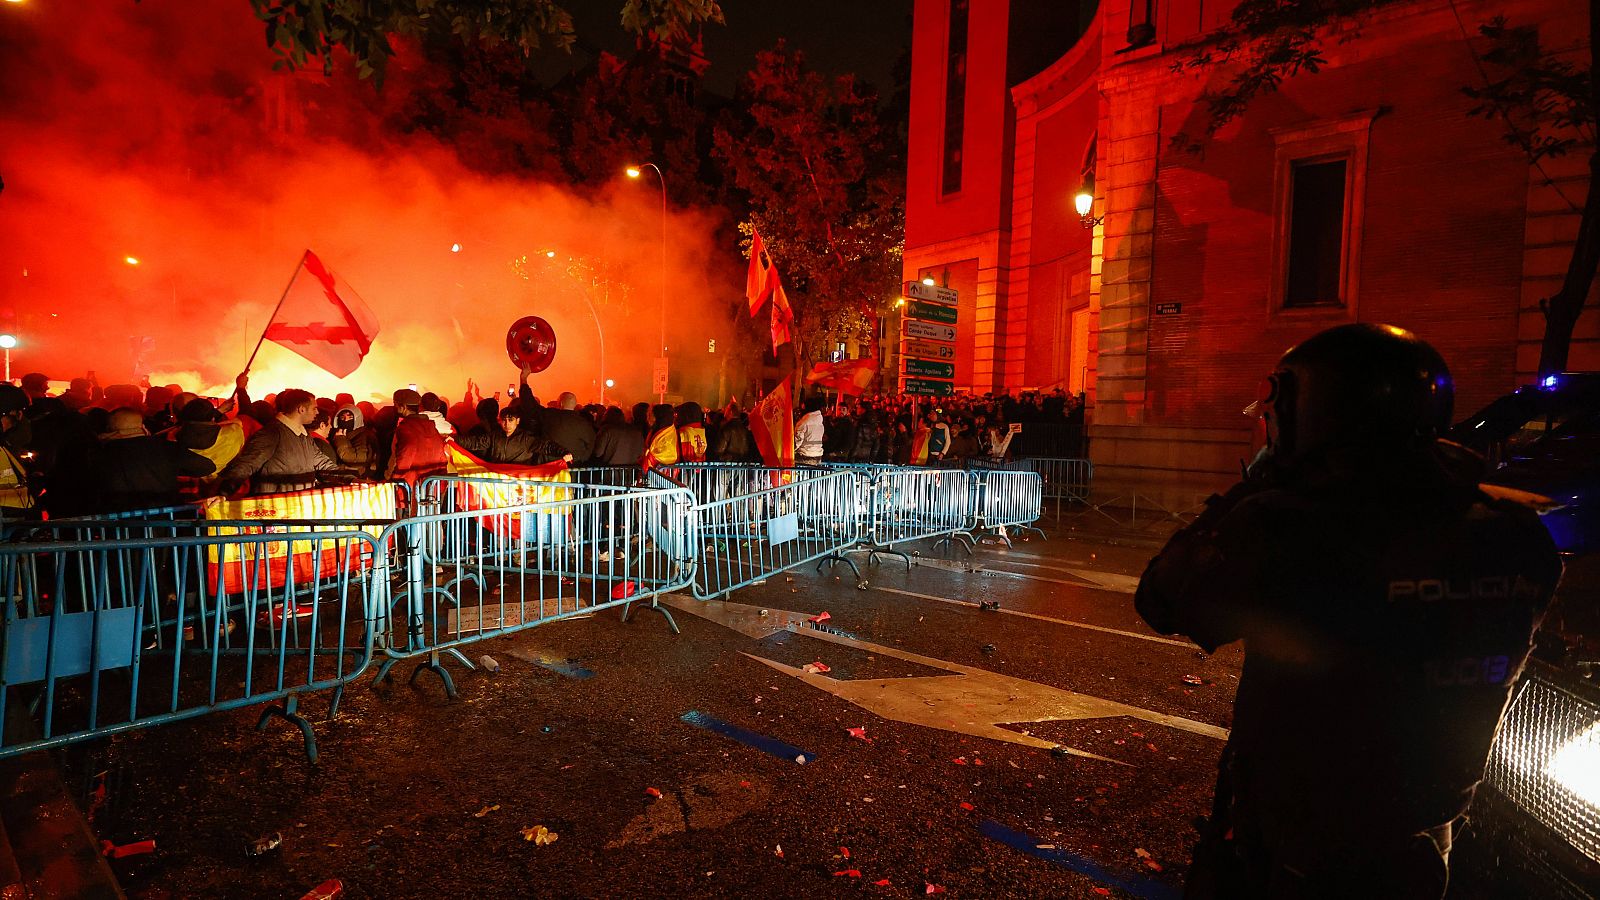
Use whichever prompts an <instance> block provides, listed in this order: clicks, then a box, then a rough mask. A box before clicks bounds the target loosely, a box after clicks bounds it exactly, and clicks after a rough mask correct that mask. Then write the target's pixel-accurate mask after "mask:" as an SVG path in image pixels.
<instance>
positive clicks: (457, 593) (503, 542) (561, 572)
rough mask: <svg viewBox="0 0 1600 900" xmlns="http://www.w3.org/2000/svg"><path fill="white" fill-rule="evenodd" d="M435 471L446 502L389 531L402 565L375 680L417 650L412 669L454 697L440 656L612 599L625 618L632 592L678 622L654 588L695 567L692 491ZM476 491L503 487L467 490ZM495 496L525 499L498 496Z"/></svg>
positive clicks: (381, 635) (381, 624) (670, 584)
mask: <svg viewBox="0 0 1600 900" xmlns="http://www.w3.org/2000/svg"><path fill="white" fill-rule="evenodd" d="M430 481H432V482H433V485H432V487H433V488H434V492H433V496H434V497H436V498H437V499H438V501H439V502H440V503H441V504H442V505H443V506H445V507H446V509H445V511H443V512H438V513H432V514H429V515H423V516H416V517H413V518H410V519H406V520H403V521H400V522H396V523H395V524H394V525H392V526H391V527H390V528H389V529H387V530H386V531H385V533H384V535H383V545H384V547H385V548H386V550H388V551H389V553H388V554H386V555H388V556H391V557H392V558H395V559H398V560H399V561H400V567H401V568H400V571H398V572H396V573H395V578H396V579H397V580H398V586H397V587H396V588H395V591H394V595H393V596H394V605H393V611H392V612H390V613H388V614H386V615H383V616H381V617H380V620H379V621H378V622H377V623H376V624H375V630H376V631H377V632H378V646H379V647H380V648H381V650H382V652H383V653H384V654H385V656H386V657H387V658H386V659H385V660H384V662H383V664H382V665H381V667H380V668H379V671H378V680H379V681H383V680H385V679H386V678H387V677H388V675H389V672H390V670H391V669H392V668H393V667H394V666H395V665H396V664H398V663H400V662H401V661H404V660H411V659H420V660H421V664H420V665H419V666H418V667H417V668H416V669H415V670H414V671H413V672H412V675H411V679H412V680H413V681H415V680H416V678H417V676H418V675H419V674H420V673H422V672H423V671H431V672H433V673H435V674H437V675H438V676H439V678H440V680H441V681H443V683H444V688H445V692H446V693H447V694H448V695H449V696H451V697H452V698H453V697H455V696H456V689H455V682H454V680H453V679H452V678H451V676H450V673H449V671H448V670H447V669H445V667H444V665H443V660H444V658H446V657H449V658H453V659H455V660H456V661H458V662H460V663H461V664H462V665H464V666H466V667H467V668H468V669H472V668H474V666H473V664H472V662H471V661H470V660H468V659H467V657H466V655H465V654H464V653H463V652H462V650H461V648H462V647H464V646H465V645H467V644H471V643H474V642H476V641H481V640H484V639H487V638H493V637H500V636H504V635H507V634H512V633H514V632H518V631H524V630H526V629H529V628H533V627H536V626H538V625H542V624H545V623H547V622H553V621H557V620H560V619H566V618H572V617H574V616H580V615H588V614H591V613H594V612H596V611H598V610H602V609H606V608H609V607H613V606H622V607H624V608H625V609H624V614H623V618H624V620H626V619H627V613H628V612H629V611H631V607H632V604H634V603H639V602H646V603H648V604H649V607H650V608H651V609H654V610H656V611H658V612H660V613H661V614H662V615H663V616H665V617H666V619H667V623H668V625H669V626H671V628H672V630H673V632H674V633H676V632H677V630H678V626H677V623H676V622H675V621H673V619H672V615H671V613H670V612H669V611H668V610H667V609H666V608H665V607H662V606H660V605H659V602H658V599H659V597H660V595H661V594H663V593H666V592H669V591H674V590H678V589H681V588H683V587H686V586H688V585H689V584H690V583H691V581H692V579H693V576H694V565H693V557H692V555H691V553H690V549H689V548H690V547H692V546H693V544H692V543H691V542H692V541H693V523H694V518H693V516H692V515H691V510H692V508H693V505H694V501H693V497H692V496H691V495H690V494H689V493H688V492H687V491H685V490H682V489H676V488H673V489H666V490H645V489H638V490H632V489H627V490H624V489H620V488H616V487H611V486H606V485H584V484H572V483H560V482H526V483H522V484H520V485H512V486H508V485H507V483H506V482H505V481H504V480H498V479H485V478H472V477H467V478H456V477H452V478H441V479H436V480H435V479H430ZM474 491H493V492H497V493H493V494H480V495H478V497H477V499H476V500H468V498H467V496H466V495H467V494H469V493H470V492H474ZM519 492H520V493H519ZM424 493H427V491H426V490H425V491H424ZM497 496H498V497H502V498H505V497H519V496H520V497H521V498H522V499H524V500H525V501H527V502H522V503H517V504H512V505H499V504H496V503H494V502H493V500H494V498H495V497H497ZM463 500H466V501H467V502H463ZM452 507H454V508H452ZM402 605H403V606H404V609H403V611H401V609H400V608H401V606H402Z"/></svg>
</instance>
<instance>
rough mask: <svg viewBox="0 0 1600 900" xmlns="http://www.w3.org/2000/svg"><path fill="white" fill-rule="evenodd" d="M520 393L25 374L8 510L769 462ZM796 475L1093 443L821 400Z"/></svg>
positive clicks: (890, 399)
mask: <svg viewBox="0 0 1600 900" xmlns="http://www.w3.org/2000/svg"><path fill="white" fill-rule="evenodd" d="M527 375H528V373H526V372H524V373H523V380H522V387H521V389H520V390H519V391H518V393H517V394H515V395H514V396H511V397H508V398H506V400H505V401H504V402H503V403H502V401H501V400H500V398H499V395H498V394H497V395H495V396H493V397H481V396H479V395H478V392H477V390H476V388H475V386H474V385H473V384H472V382H470V381H469V382H468V384H467V391H466V393H465V395H464V396H463V397H462V398H461V399H460V400H459V401H457V402H455V403H451V402H450V401H449V400H448V399H447V398H444V397H441V396H439V395H437V394H434V393H420V392H418V391H417V390H415V389H414V388H405V389H401V390H398V391H395V392H394V394H393V396H392V403H390V404H388V405H384V406H381V407H379V406H377V405H375V404H373V403H371V402H356V401H355V399H354V398H353V397H352V396H351V395H349V394H339V395H338V396H336V397H333V398H325V397H316V396H315V395H313V394H311V393H310V392H307V391H303V390H299V389H288V390H284V391H282V392H281V393H277V394H269V395H267V396H266V397H265V398H263V399H260V400H252V399H251V397H250V393H249V387H250V383H249V378H248V377H247V376H245V375H240V376H239V377H238V379H237V380H236V384H235V392H234V393H233V395H232V396H230V397H228V398H226V399H221V400H219V399H212V398H206V397H201V396H198V395H196V394H194V393H191V392H187V391H185V390H183V389H182V388H181V387H180V386H179V385H165V386H152V387H148V388H139V387H135V386H133V385H111V386H108V387H106V388H104V389H102V388H101V387H100V386H99V385H98V384H96V383H94V382H93V381H92V380H91V379H86V378H79V379H74V380H73V381H72V382H71V383H70V386H69V387H68V389H67V390H65V391H63V392H62V393H61V394H60V395H58V396H52V395H51V394H50V383H49V380H48V379H47V378H46V377H45V376H44V375H41V374H37V373H35V374H30V375H27V376H25V377H24V378H23V379H22V382H21V386H20V387H19V386H17V385H13V384H10V383H0V430H3V435H0V507H3V508H5V510H4V511H5V512H6V513H7V514H10V515H17V514H19V513H21V512H22V511H25V510H26V511H32V512H31V513H29V514H41V513H42V514H47V515H49V516H51V517H53V518H61V517H66V516H74V515H87V514H99V513H113V512H120V511H127V510H144V509H156V508H161V507H164V506H171V505H173V504H176V503H178V502H181V501H183V500H186V499H194V498H196V497H202V496H216V495H228V496H237V495H241V494H245V493H249V494H271V493H282V492H286V491H294V490H301V489H306V488H310V487H315V486H318V485H321V484H328V483H338V482H341V481H346V482H347V481H358V480H359V481H376V480H391V479H398V480H404V481H408V482H411V483H413V484H414V483H416V482H417V481H418V480H419V479H421V478H424V477H427V476H429V475H433V474H438V473H443V472H445V471H447V470H448V469H449V467H450V465H451V453H450V450H449V449H448V447H447V443H446V441H447V439H448V440H450V441H453V442H454V444H455V445H456V449H457V451H458V452H459V451H464V452H465V453H467V454H470V455H471V456H473V457H476V458H477V460H479V461H481V462H484V463H488V464H491V465H500V466H543V465H548V464H550V463H554V462H556V461H558V460H559V461H564V462H566V463H568V464H570V465H575V466H583V465H598V466H638V465H650V464H655V463H674V462H699V461H716V462H741V463H742V462H750V463H759V462H761V461H762V454H761V449H760V447H759V446H758V441H757V439H756V436H755V434H754V433H753V432H752V430H751V425H750V414H749V413H748V412H746V411H744V410H741V409H740V407H739V405H738V404H737V403H735V402H730V403H729V405H728V406H727V407H725V408H724V409H721V410H715V409H713V410H710V411H706V410H705V409H704V408H703V407H702V406H701V405H700V404H698V403H693V402H690V403H684V404H681V405H678V406H673V405H670V404H657V405H651V404H648V403H636V404H634V405H633V406H632V407H631V409H628V410H624V409H623V408H621V407H617V406H609V407H606V406H599V405H589V406H583V407H580V406H579V405H578V402H577V397H576V396H575V395H574V394H572V393H570V392H568V393H562V394H560V395H559V396H558V397H556V398H555V399H553V400H550V401H549V402H548V403H541V402H540V400H539V398H538V397H536V396H535V395H534V393H533V392H532V391H531V390H530V389H529V386H528V383H527ZM794 413H795V416H796V417H797V421H796V422H795V423H794V453H795V462H796V463H798V464H802V465H804V464H815V463H820V462H829V461H838V462H856V463H894V464H900V465H941V464H948V463H951V462H956V461H961V460H968V459H976V460H992V461H998V460H1003V459H1005V458H1006V457H1007V456H1008V455H1009V453H1010V452H1011V449H1012V442H1013V440H1014V439H1015V438H1016V437H1017V436H1018V434H1019V433H1020V432H1021V431H1022V429H1024V428H1027V427H1028V426H1036V425H1049V426H1057V427H1064V428H1067V429H1072V428H1074V427H1076V428H1077V429H1079V431H1080V432H1081V428H1082V422H1083V406H1082V400H1081V398H1077V397H1072V396H1069V395H1066V394H1064V393H1062V392H1060V391H1057V392H1055V393H1053V394H1047V395H1039V394H1030V395H1028V396H1024V397H1021V398H1019V397H1012V396H1009V395H1001V396H993V395H988V396H982V397H973V396H966V395H963V396H957V397H942V398H929V397H921V396H911V395H880V396H874V397H865V398H852V399H849V400H847V401H845V402H843V403H839V402H837V401H835V402H834V403H832V404H831V405H830V404H829V402H828V400H827V398H825V397H824V396H823V395H821V394H817V395H813V396H811V397H809V398H807V399H805V400H804V401H803V402H802V403H801V408H800V409H797V410H795V411H794Z"/></svg>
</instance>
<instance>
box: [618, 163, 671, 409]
mask: <svg viewBox="0 0 1600 900" xmlns="http://www.w3.org/2000/svg"><path fill="white" fill-rule="evenodd" d="M645 169H650V170H651V171H653V172H655V173H656V180H657V181H659V182H660V183H661V310H660V328H661V336H660V341H659V344H658V346H660V347H661V358H662V359H663V360H665V359H666V358H667V176H665V175H663V174H661V167H660V166H658V165H656V164H655V163H642V164H640V165H637V166H629V167H628V170H627V171H628V177H629V178H638V177H639V176H641V175H643V174H644V170H645ZM666 387H667V386H666V385H665V384H663V385H661V391H660V392H659V396H658V397H657V398H656V402H657V403H665V402H667V391H666Z"/></svg>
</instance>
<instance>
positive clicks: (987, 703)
mask: <svg viewBox="0 0 1600 900" xmlns="http://www.w3.org/2000/svg"><path fill="white" fill-rule="evenodd" d="M662 602H664V603H666V604H667V605H669V606H673V607H676V608H677V609H681V610H683V611H684V612H687V613H690V614H692V615H696V616H699V617H701V618H704V619H709V620H710V621H712V622H716V623H718V624H721V625H725V626H726V627H728V628H732V629H734V630H735V631H738V632H740V633H742V634H746V635H749V636H752V637H757V636H766V635H770V634H775V633H777V632H779V631H793V632H794V633H796V634H803V635H805V636H807V637H811V638H815V639H816V640H819V641H825V642H827V643H830V644H838V645H840V646H842V647H851V648H855V649H858V650H865V651H869V652H871V653H874V654H879V655H882V656H888V657H891V658H894V659H899V660H903V661H905V662H911V663H916V664H918V665H922V666H926V667H928V668H931V669H941V670H943V671H945V672H949V673H951V674H949V675H932V676H915V677H910V678H872V679H859V680H840V679H835V678H830V677H828V676H826V675H822V674H814V673H810V672H806V671H805V670H803V669H797V668H795V667H793V666H789V665H785V664H783V663H779V662H774V661H772V660H770V659H764V658H762V657H760V656H756V655H754V654H752V653H745V654H744V655H745V656H748V657H749V658H751V659H753V660H755V661H757V662H759V663H762V664H763V665H766V666H769V667H771V668H773V669H776V670H777V671H779V672H783V673H784V674H786V675H790V676H792V677H794V678H796V679H798V680H800V681H804V682H805V683H806V684H809V685H811V686H812V687H814V688H817V689H818V690H821V691H824V692H826V693H828V694H832V695H833V696H835V697H838V698H840V699H841V700H848V701H849V702H851V703H854V704H855V705H857V706H859V707H861V708H862V709H865V710H867V711H869V712H871V713H873V714H875V715H877V716H879V717H881V718H885V719H891V720H893V721H896V722H905V723H907V724H911V725H921V726H923V727H925V728H937V729H940V730H943V731H953V732H956V733H958V734H965V735H968V736H971V737H980V738H990V739H992V740H996V741H1004V742H1006V743H1009V744H1021V745H1022V746H1024V747H1037V748H1039V749H1044V750H1054V749H1055V748H1056V747H1058V746H1059V745H1057V744H1054V743H1051V742H1050V741H1046V740H1043V739H1041V738H1037V737H1034V736H1032V735H1028V734H1022V733H1020V732H1016V731H1011V730H1009V729H1005V728H1001V727H1000V726H1001V725H1006V724H1015V723H1024V722H1059V721H1073V720H1080V719H1102V718H1111V717H1115V716H1127V717H1129V718H1134V719H1140V720H1142V721H1145V722H1151V723H1154V724H1158V725H1166V726H1168V727H1171V728H1177V729H1180V730H1182V731H1187V732H1190V733H1192V734H1199V735H1204V736H1206V737H1211V738H1216V739H1217V740H1227V737H1228V732H1227V731H1226V730H1225V729H1222V728H1218V727H1217V726H1215V725H1208V724H1206V723H1205V722H1197V721H1195V720H1193V719H1186V718H1183V717H1182V716H1169V715H1166V714H1163V713H1158V712H1154V711H1152V710H1148V709H1142V708H1140V707H1137V706H1131V705H1129V704H1126V703H1118V702H1116V701H1113V700H1104V699H1101V698H1099V697H1092V696H1090V695H1088V694H1080V693H1077V692H1075V691H1067V690H1062V689H1060V688H1055V687H1051V686H1049V685H1045V684H1039V683H1037V682H1033V681H1027V680H1024V679H1021V678H1013V677H1012V676H1010V675H1001V674H1000V673H998V672H990V671H987V670H985V669H975V668H972V667H971V666H964V665H961V664H959V663H953V662H948V661H946V660H942V659H935V658H933V657H929V656H921V655H919V654H916V653H911V652H909V651H906V650H900V649H897V648H894V647H885V646H883V645H881V644H873V643H870V642H867V641H863V640H858V639H855V638H847V637H843V636H841V635H837V634H829V633H827V632H824V631H817V630H814V629H810V628H807V627H805V626H804V624H803V623H804V622H805V620H806V618H807V616H806V615H805V614H804V613H798V612H791V611H789V610H781V609H769V610H765V611H764V612H765V613H766V615H762V612H763V610H761V609H758V608H757V607H754V606H749V605H747V604H743V603H729V602H727V601H721V600H695V599H692V598H690V597H685V596H682V595H679V594H672V595H669V596H667V597H665V598H663V600H662ZM779 623H784V624H782V625H780V624H779ZM1061 749H1062V750H1063V751H1065V752H1067V753H1070V754H1072V755H1074V756H1082V757H1087V758H1089V759H1099V760H1104V761H1106V762H1117V761H1116V760H1111V759H1107V758H1106V757H1103V756H1099V755H1096V754H1093V753H1089V752H1088V751H1085V750H1078V749H1075V748H1072V747H1061ZM1117 764H1118V765H1125V764H1124V763H1120V762H1119V763H1117Z"/></svg>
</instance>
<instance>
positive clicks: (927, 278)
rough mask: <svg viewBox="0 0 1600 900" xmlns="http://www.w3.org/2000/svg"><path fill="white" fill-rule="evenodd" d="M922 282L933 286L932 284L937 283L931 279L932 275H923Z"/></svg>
mask: <svg viewBox="0 0 1600 900" xmlns="http://www.w3.org/2000/svg"><path fill="white" fill-rule="evenodd" d="M922 283H923V284H925V285H927V286H928V287H933V286H934V285H936V284H938V282H937V281H934V280H933V276H932V275H925V276H923V278H922Z"/></svg>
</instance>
